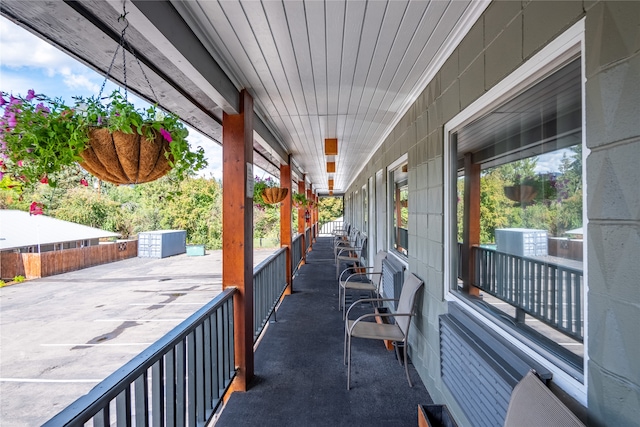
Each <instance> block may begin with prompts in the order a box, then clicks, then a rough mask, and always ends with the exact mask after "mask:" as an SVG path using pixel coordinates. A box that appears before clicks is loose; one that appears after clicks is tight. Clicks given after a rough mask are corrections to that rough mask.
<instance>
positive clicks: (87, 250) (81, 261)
mask: <svg viewBox="0 0 640 427" xmlns="http://www.w3.org/2000/svg"><path fill="white" fill-rule="evenodd" d="M137 255H138V241H137V240H128V241H125V242H117V243H108V244H102V245H98V246H88V247H84V248H77V249H65V250H61V251H51V252H43V253H40V254H19V253H6V252H5V253H0V277H2V278H3V279H5V280H6V279H9V280H11V279H13V278H14V277H15V276H24V277H26V278H27V279H36V278H38V277H47V276H53V275H54V274H60V273H66V272H68V271H75V270H80V269H83V268H87V267H92V266H94V265H100V264H107V263H110V262H115V261H120V260H123V259H127V258H133V257H136V256H137Z"/></svg>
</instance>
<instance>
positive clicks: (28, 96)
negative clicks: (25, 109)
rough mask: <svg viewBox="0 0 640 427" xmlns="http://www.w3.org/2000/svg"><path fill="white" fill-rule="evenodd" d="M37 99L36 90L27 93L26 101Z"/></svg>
mask: <svg viewBox="0 0 640 427" xmlns="http://www.w3.org/2000/svg"><path fill="white" fill-rule="evenodd" d="M35 97H36V93H35V92H34V90H33V89H29V90H28V91H27V96H26V97H25V99H26V100H27V101H31V100H32V99H33V98H35Z"/></svg>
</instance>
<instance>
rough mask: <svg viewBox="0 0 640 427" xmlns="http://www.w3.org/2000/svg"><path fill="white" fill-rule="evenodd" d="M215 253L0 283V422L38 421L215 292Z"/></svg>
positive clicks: (258, 256)
mask: <svg viewBox="0 0 640 427" xmlns="http://www.w3.org/2000/svg"><path fill="white" fill-rule="evenodd" d="M273 251H274V250H273V249H257V250H256V251H255V252H254V265H257V264H259V263H260V262H261V261H262V260H263V259H265V258H267V257H268V256H269V255H270V254H271V253H273ZM221 260H222V252H221V251H207V254H206V255H205V256H195V257H194V256H190V257H189V256H186V255H184V254H183V255H177V256H173V257H169V258H165V259H150V258H131V259H127V260H124V261H120V262H116V263H111V264H105V265H101V266H96V267H92V268H87V269H84V270H79V271H74V272H70V273H65V274H60V275H56V276H51V277H46V278H42V279H36V280H31V281H27V282H24V283H21V284H19V285H12V286H7V287H4V288H1V289H0V425H2V426H3V427H14V426H36V425H41V424H42V423H44V422H45V421H47V420H48V419H49V418H51V417H52V416H53V415H55V414H56V413H58V412H59V411H61V410H62V409H64V408H65V407H66V406H68V405H69V404H70V403H72V402H73V401H75V400H76V399H77V398H78V397H80V396H82V395H84V394H86V393H87V392H88V391H89V390H91V389H92V388H93V387H94V386H95V385H96V384H98V383H99V382H100V381H102V380H103V379H104V378H106V377H107V376H108V375H109V374H111V373H112V372H114V371H115V370H116V369H117V368H119V367H120V366H122V365H123V364H125V363H126V362H128V361H129V360H130V359H131V358H132V357H134V356H135V355H137V354H138V353H140V352H141V351H142V350H144V349H145V348H146V347H148V346H149V345H150V344H152V343H153V342H155V341H156V340H158V339H159V338H161V337H162V336H163V335H165V334H166V333H167V332H168V331H170V330H171V329H172V328H173V327H175V326H176V325H177V324H179V323H180V322H181V321H183V320H184V319H186V318H187V317H188V316H189V315H191V314H193V313H194V312H195V311H196V310H198V309H199V308H200V307H202V306H203V305H204V304H206V303H207V302H209V301H210V300H211V299H212V298H214V297H215V296H216V295H217V294H218V293H220V291H221V290H222V267H221Z"/></svg>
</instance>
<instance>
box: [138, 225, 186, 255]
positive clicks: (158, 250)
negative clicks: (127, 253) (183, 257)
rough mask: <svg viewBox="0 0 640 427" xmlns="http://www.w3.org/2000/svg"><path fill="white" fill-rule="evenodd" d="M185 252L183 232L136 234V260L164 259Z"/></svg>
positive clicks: (184, 233) (161, 231) (184, 234)
mask: <svg viewBox="0 0 640 427" xmlns="http://www.w3.org/2000/svg"><path fill="white" fill-rule="evenodd" d="M186 250H187V232H186V231H185V230H157V231H145V232H143V233H139V234H138V258H166V257H170V256H173V255H178V254H183V253H185V252H186Z"/></svg>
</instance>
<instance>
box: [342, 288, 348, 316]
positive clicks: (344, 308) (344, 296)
mask: <svg viewBox="0 0 640 427" xmlns="http://www.w3.org/2000/svg"><path fill="white" fill-rule="evenodd" d="M346 316H347V288H344V289H343V290H342V320H345V317H346Z"/></svg>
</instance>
